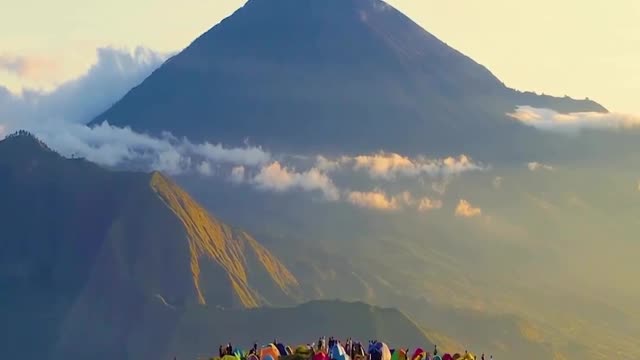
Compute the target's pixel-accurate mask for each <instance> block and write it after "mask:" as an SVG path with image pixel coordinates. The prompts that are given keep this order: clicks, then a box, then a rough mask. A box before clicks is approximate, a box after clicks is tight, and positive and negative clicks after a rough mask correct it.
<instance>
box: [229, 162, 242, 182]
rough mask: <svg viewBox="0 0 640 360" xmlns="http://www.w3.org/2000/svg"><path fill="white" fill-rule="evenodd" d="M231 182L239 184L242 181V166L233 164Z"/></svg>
mask: <svg viewBox="0 0 640 360" xmlns="http://www.w3.org/2000/svg"><path fill="white" fill-rule="evenodd" d="M230 179H231V182H232V183H236V184H241V183H243V182H244V166H242V165H240V166H234V167H233V169H231V177H230Z"/></svg>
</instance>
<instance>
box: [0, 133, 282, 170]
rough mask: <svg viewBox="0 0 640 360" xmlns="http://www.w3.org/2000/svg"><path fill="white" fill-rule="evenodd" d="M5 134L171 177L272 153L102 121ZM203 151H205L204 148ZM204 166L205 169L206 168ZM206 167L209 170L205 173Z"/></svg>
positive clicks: (251, 160) (67, 153)
mask: <svg viewBox="0 0 640 360" xmlns="http://www.w3.org/2000/svg"><path fill="white" fill-rule="evenodd" d="M0 126H4V127H6V128H5V130H6V131H5V132H6V133H8V132H13V131H17V130H20V129H24V130H27V131H30V132H32V133H33V134H35V135H36V136H37V137H38V138H40V139H41V140H42V141H44V142H45V143H46V144H47V145H48V146H49V147H51V148H52V149H53V150H55V151H57V152H59V153H60V154H62V155H64V156H68V157H69V156H76V157H83V158H86V159H87V160H89V161H91V162H95V163H97V164H100V165H104V166H109V167H115V166H134V167H135V168H139V169H142V170H159V171H163V172H166V173H169V174H181V173H190V172H194V171H196V172H199V173H201V174H203V175H209V172H210V171H211V170H212V169H211V168H210V166H211V164H212V163H213V164H231V165H244V164H255V163H256V162H257V160H256V159H268V158H269V157H270V154H269V153H266V152H264V151H262V149H260V148H257V147H245V148H225V147H223V146H222V145H211V144H208V143H205V144H200V145H194V144H192V143H190V142H189V141H187V140H185V139H182V140H178V139H176V138H175V137H173V136H171V135H170V134H164V135H163V136H161V137H153V136H150V135H147V134H141V133H137V132H135V131H133V130H131V129H130V128H127V127H125V128H119V127H116V126H111V125H109V124H108V123H106V122H104V123H102V124H100V125H96V126H93V127H88V126H86V125H84V124H76V123H69V122H62V121H45V122H23V123H20V125H19V126H16V125H15V124H13V123H11V124H5V125H2V124H0ZM203 149H204V150H203ZM203 164H205V165H203ZM207 166H208V167H209V168H208V169H207Z"/></svg>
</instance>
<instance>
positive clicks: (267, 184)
mask: <svg viewBox="0 0 640 360" xmlns="http://www.w3.org/2000/svg"><path fill="white" fill-rule="evenodd" d="M251 183H253V184H255V185H257V186H258V188H259V189H264V190H273V191H276V192H284V191H288V190H291V189H301V190H304V191H316V190H318V191H320V192H322V194H323V195H324V197H325V199H327V200H330V201H337V200H338V199H339V198H340V192H339V190H338V188H337V187H336V186H335V184H334V183H333V181H332V180H331V179H330V178H329V177H328V176H327V175H326V174H325V173H323V172H322V171H320V170H318V169H317V168H311V169H309V170H307V171H305V172H301V173H299V172H296V171H295V170H291V169H288V168H287V167H285V166H282V165H281V164H280V162H278V161H275V162H272V163H271V164H269V165H266V166H264V167H262V168H261V169H260V171H259V172H258V174H257V175H256V176H255V177H254V178H253V179H252V180H251Z"/></svg>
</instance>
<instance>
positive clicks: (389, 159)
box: [316, 152, 484, 180]
mask: <svg viewBox="0 0 640 360" xmlns="http://www.w3.org/2000/svg"><path fill="white" fill-rule="evenodd" d="M316 167H317V168H318V169H322V170H324V171H328V172H331V171H337V170H339V169H344V168H348V169H351V170H354V171H365V172H366V173H367V174H368V175H369V176H370V177H371V178H372V179H384V180H394V179H396V178H397V177H409V178H411V177H419V176H430V177H447V176H451V175H456V174H460V173H463V172H467V171H474V170H482V169H483V168H484V167H483V166H482V165H481V164H477V163H474V162H473V161H472V160H471V158H469V157H468V156H467V155H460V156H458V157H446V158H442V159H430V158H426V157H424V156H420V157H416V158H410V157H407V156H404V155H400V154H396V153H386V152H379V153H376V154H368V155H357V156H342V157H340V158H338V159H333V160H332V159H328V158H325V157H323V156H318V157H317V159H316Z"/></svg>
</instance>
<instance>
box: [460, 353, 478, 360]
mask: <svg viewBox="0 0 640 360" xmlns="http://www.w3.org/2000/svg"><path fill="white" fill-rule="evenodd" d="M460 360H476V357H475V355H473V354H471V353H466V354H464V356H463V357H461V358H460Z"/></svg>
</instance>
